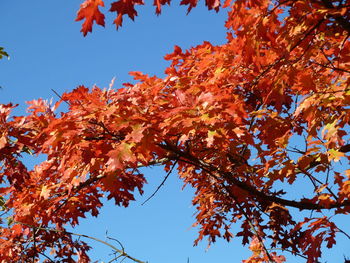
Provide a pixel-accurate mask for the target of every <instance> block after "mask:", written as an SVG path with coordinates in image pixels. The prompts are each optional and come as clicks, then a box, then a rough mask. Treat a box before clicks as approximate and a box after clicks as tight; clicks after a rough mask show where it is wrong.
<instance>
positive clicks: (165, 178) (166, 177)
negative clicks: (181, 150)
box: [141, 159, 179, 205]
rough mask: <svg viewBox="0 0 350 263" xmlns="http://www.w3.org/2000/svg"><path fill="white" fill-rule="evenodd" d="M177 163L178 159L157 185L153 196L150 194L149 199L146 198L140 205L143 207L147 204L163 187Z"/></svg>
mask: <svg viewBox="0 0 350 263" xmlns="http://www.w3.org/2000/svg"><path fill="white" fill-rule="evenodd" d="M178 161H179V159H176V160H175V162H174V164H173V166H172V167H171V169H170V171H169V172H168V173H167V175H166V176H165V177H164V179H163V181H162V182H161V183H160V185H158V187H157V189H156V190H155V191H154V192H153V194H151V196H150V197H148V198H147V199H146V201H144V202H143V203H142V204H141V205H144V204H145V203H147V202H148V200H150V199H151V198H152V197H153V196H155V194H156V193H157V192H158V191H159V190H160V188H161V187H162V186H163V185H164V183H165V182H166V180H167V179H168V177H169V176H170V174H171V173H172V171H173V170H174V168H175V165H176V164H177V162H178Z"/></svg>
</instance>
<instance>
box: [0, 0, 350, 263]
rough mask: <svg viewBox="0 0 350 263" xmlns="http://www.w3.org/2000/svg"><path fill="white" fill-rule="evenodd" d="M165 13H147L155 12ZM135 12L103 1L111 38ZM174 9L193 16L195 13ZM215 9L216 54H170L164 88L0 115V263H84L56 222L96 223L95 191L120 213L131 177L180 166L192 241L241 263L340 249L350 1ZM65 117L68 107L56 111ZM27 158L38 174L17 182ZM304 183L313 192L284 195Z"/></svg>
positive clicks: (157, 82) (82, 14)
mask: <svg viewBox="0 0 350 263" xmlns="http://www.w3.org/2000/svg"><path fill="white" fill-rule="evenodd" d="M167 3H169V1H156V2H155V5H156V12H157V13H160V10H161V9H160V8H161V5H164V4H167ZM137 4H142V2H141V1H129V0H128V1H118V2H114V3H112V5H111V9H110V11H112V12H117V19H116V20H115V21H114V23H115V24H116V25H117V27H118V26H120V25H121V24H122V18H123V15H125V14H127V15H128V16H129V17H130V18H131V19H134V17H135V16H136V15H137V13H136V10H135V9H134V6H135V5H137ZM181 4H187V5H189V11H190V10H191V8H193V7H195V6H196V4H197V1H182V2H181ZM206 4H207V6H208V8H209V9H216V10H217V9H218V8H220V6H221V5H220V2H218V1H206ZM103 5H104V2H103V1H102V0H87V1H85V2H84V3H83V4H82V5H81V8H80V10H79V11H78V16H77V20H83V19H85V21H84V22H83V27H82V32H83V34H84V35H86V34H87V32H88V31H91V30H92V25H93V22H96V23H97V24H100V25H104V15H103V14H102V13H101V12H100V10H99V9H98V7H99V6H103ZM224 7H226V8H228V9H229V13H228V19H227V22H226V25H225V26H226V28H227V43H225V44H223V45H220V46H214V45H212V44H210V43H208V42H205V43H203V44H202V45H199V46H197V47H194V48H191V49H189V50H187V51H182V50H181V48H180V47H175V49H174V52H173V53H172V54H169V55H167V56H166V57H165V58H166V59H167V60H169V61H171V65H170V66H169V67H168V68H167V69H166V74H167V75H166V77H165V78H157V77H151V76H148V75H144V74H142V73H140V72H132V73H131V74H132V76H134V78H135V80H137V81H138V82H137V83H136V84H130V83H129V84H125V86H124V87H123V88H121V89H118V90H111V89H109V90H103V89H99V88H97V87H93V88H92V89H88V88H86V87H84V86H80V87H78V88H76V89H75V90H73V91H72V92H69V93H65V94H63V95H62V96H61V99H60V101H59V102H57V103H56V104H55V105H49V104H48V103H47V102H45V101H43V100H36V101H32V102H31V105H30V107H29V110H30V113H29V114H28V115H27V116H22V117H12V118H10V112H11V110H12V109H13V108H14V106H13V105H1V107H0V125H1V135H0V136H1V137H0V158H1V162H2V166H1V170H0V175H1V177H2V182H3V187H2V188H1V194H2V196H3V197H2V209H3V210H4V211H5V212H8V213H9V214H10V216H9V217H8V222H3V223H4V224H3V227H2V228H1V231H2V232H1V246H0V255H1V256H0V259H1V260H2V262H9V261H11V260H12V261H16V260H24V261H30V260H32V259H35V258H36V257H37V256H38V255H40V254H44V253H45V252H46V250H47V249H48V248H53V249H54V252H55V253H54V256H55V257H56V258H58V259H61V260H65V261H66V262H71V261H72V260H73V259H74V256H77V257H78V258H79V259H78V261H79V262H88V261H89V259H88V256H87V254H86V252H87V251H88V249H89V247H88V246H87V244H85V243H84V242H79V241H77V240H74V237H73V236H72V233H69V232H67V231H65V227H64V226H65V224H67V223H69V224H71V225H73V226H74V225H77V224H78V220H79V218H81V217H83V216H84V214H85V213H91V214H92V215H95V216H97V215H98V208H99V207H101V206H102V205H103V204H102V203H101V200H100V199H101V197H102V193H107V194H108V198H110V199H114V200H115V202H116V204H117V205H123V206H128V204H129V202H130V201H132V200H133V199H134V196H133V192H134V191H135V190H137V191H139V192H141V193H142V186H143V185H144V183H145V182H146V179H145V178H144V176H143V175H142V174H141V173H140V171H139V170H138V169H139V168H140V167H149V166H153V165H163V166H164V169H165V171H166V172H168V174H170V172H171V171H172V170H173V169H175V168H176V169H177V171H178V174H179V176H180V177H181V178H182V179H183V181H184V183H185V184H189V185H191V186H193V187H194V188H195V189H196V193H195V196H194V198H193V205H194V206H195V207H196V208H197V210H198V212H197V215H196V223H195V224H196V225H199V226H200V231H199V236H198V239H197V240H196V241H195V243H197V242H198V241H200V240H202V239H203V238H207V239H208V242H209V243H211V242H215V240H216V239H217V238H224V239H226V240H228V241H229V240H230V239H231V238H233V237H234V236H238V237H241V238H242V242H243V244H244V245H245V244H248V243H250V249H251V250H252V252H253V254H252V256H251V257H250V258H249V259H247V260H246V261H245V262H283V261H285V258H284V256H283V255H280V254H279V253H276V252H274V250H271V249H269V248H270V247H271V248H272V249H275V248H279V249H282V251H290V252H292V253H293V254H298V255H300V256H302V257H305V259H306V261H307V262H308V263H311V262H318V260H319V258H320V257H321V249H323V248H324V246H327V247H328V248H331V247H332V246H333V245H334V244H335V243H336V237H337V235H342V234H345V235H346V236H347V237H349V235H348V234H347V233H346V232H344V231H343V230H342V229H340V227H339V226H337V224H336V221H335V220H334V218H336V215H338V214H345V215H346V214H347V213H349V212H350V200H349V195H350V188H349V183H350V180H349V177H350V172H349V152H350V143H349V132H350V130H349V122H350V119H349V116H350V114H349V104H350V92H349V84H350V78H349V73H350V70H349V68H350V67H349V64H350V56H349V54H350V50H349V49H350V43H349V40H348V37H349V34H350V22H349V18H350V3H349V1H331V0H308V1H307V0H298V1H269V0H264V1H251V0H237V1H233V2H230V1H226V2H225V3H224ZM60 103H66V104H68V106H69V109H68V110H67V111H64V112H61V113H56V111H57V107H58V106H59V104H60ZM25 153H27V154H44V155H46V156H47V160H45V161H43V162H42V163H40V164H39V165H38V166H36V168H35V169H33V170H28V169H27V168H26V167H25V166H24V164H23V163H22V161H21V159H20V156H21V154H25ZM300 183H302V184H308V185H309V191H307V192H303V193H300V196H295V195H293V196H292V197H291V195H290V194H289V191H290V190H291V187H293V186H298V185H299V184H300ZM305 211H306V212H310V211H311V212H312V213H311V216H310V213H308V214H307V216H305V213H304V212H305ZM304 216H305V217H304ZM232 225H238V226H240V230H238V231H236V232H233V230H232V228H231V226H232ZM76 251H78V252H76ZM271 251H273V252H271ZM276 251H277V250H276ZM121 252H122V253H125V252H124V251H121Z"/></svg>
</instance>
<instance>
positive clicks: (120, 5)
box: [109, 0, 144, 29]
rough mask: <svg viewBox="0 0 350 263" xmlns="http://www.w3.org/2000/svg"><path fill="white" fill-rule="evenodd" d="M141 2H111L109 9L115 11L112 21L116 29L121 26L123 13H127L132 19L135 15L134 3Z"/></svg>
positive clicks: (140, 0)
mask: <svg viewBox="0 0 350 263" xmlns="http://www.w3.org/2000/svg"><path fill="white" fill-rule="evenodd" d="M143 4H144V3H143V0H127V1H125V0H119V1H117V2H113V3H112V4H111V8H110V9H109V11H111V12H117V18H116V19H115V20H114V22H113V23H114V24H115V25H116V27H117V29H118V28H119V27H120V26H122V24H123V16H124V15H128V16H129V18H131V20H134V19H135V16H137V12H136V10H135V5H143Z"/></svg>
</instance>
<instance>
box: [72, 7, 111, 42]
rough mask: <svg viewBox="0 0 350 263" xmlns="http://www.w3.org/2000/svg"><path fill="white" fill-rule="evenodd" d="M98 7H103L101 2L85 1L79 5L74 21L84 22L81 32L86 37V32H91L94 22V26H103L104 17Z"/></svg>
mask: <svg viewBox="0 0 350 263" xmlns="http://www.w3.org/2000/svg"><path fill="white" fill-rule="evenodd" d="M99 6H104V2H103V0H86V1H85V2H84V3H82V4H81V5H80V9H79V11H78V14H77V17H76V19H75V21H80V20H84V19H85V21H84V23H83V25H82V28H81V32H83V35H84V36H86V34H87V33H88V32H92V25H93V23H94V21H95V22H96V24H98V25H101V26H105V16H104V14H102V13H101V12H100V10H99Z"/></svg>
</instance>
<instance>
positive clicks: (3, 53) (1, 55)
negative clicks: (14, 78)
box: [0, 47, 10, 59]
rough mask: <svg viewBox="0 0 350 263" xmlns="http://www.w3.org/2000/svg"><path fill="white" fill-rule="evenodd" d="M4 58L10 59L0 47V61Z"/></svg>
mask: <svg viewBox="0 0 350 263" xmlns="http://www.w3.org/2000/svg"><path fill="white" fill-rule="evenodd" d="M3 57H7V58H8V59H10V56H9V54H7V52H6V51H5V50H4V48H3V47H0V59H2V58H3Z"/></svg>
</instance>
